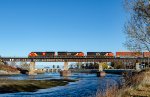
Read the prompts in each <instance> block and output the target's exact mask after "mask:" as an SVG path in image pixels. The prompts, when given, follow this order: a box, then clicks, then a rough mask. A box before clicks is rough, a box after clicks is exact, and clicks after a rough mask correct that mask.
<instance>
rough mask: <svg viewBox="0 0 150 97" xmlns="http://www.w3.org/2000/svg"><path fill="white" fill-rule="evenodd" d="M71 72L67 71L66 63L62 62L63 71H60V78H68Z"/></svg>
mask: <svg viewBox="0 0 150 97" xmlns="http://www.w3.org/2000/svg"><path fill="white" fill-rule="evenodd" d="M70 75H71V71H70V70H69V69H68V62H64V70H62V71H60V76H64V77H65V76H70Z"/></svg>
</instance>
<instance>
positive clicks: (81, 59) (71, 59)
mask: <svg viewBox="0 0 150 97" xmlns="http://www.w3.org/2000/svg"><path fill="white" fill-rule="evenodd" d="M0 60H1V61H3V62H7V61H13V62H30V69H29V75H32V74H35V65H36V64H35V63H36V62H64V70H63V71H61V72H60V74H61V76H69V75H70V74H71V72H70V70H69V69H68V62H98V63H99V72H100V76H101V74H102V75H103V74H104V72H103V68H102V63H103V62H123V63H132V64H135V65H136V66H135V67H136V69H137V70H139V69H140V68H139V64H140V63H142V62H144V63H146V62H147V63H148V64H150V58H108V57H87V56H84V57H75V56H74V57H68V56H66V57H59V56H54V57H48V58H47V57H44V58H43V57H42V58H28V57H1V58H0Z"/></svg>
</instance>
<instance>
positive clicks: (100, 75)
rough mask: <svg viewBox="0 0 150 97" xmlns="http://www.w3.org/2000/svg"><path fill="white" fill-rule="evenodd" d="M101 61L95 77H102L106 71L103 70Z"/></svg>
mask: <svg viewBox="0 0 150 97" xmlns="http://www.w3.org/2000/svg"><path fill="white" fill-rule="evenodd" d="M102 64H103V62H101V63H99V71H98V72H97V77H103V76H105V75H106V73H105V72H104V71H103V66H102Z"/></svg>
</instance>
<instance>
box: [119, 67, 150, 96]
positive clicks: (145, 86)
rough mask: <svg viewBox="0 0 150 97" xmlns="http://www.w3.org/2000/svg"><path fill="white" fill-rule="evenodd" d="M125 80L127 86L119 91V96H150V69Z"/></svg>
mask: <svg viewBox="0 0 150 97" xmlns="http://www.w3.org/2000/svg"><path fill="white" fill-rule="evenodd" d="M126 80H127V82H126V83H127V87H126V88H124V89H121V90H120V91H119V95H120V97H150V69H147V70H144V71H142V72H140V73H139V74H135V75H134V76H133V77H130V78H128V79H126Z"/></svg>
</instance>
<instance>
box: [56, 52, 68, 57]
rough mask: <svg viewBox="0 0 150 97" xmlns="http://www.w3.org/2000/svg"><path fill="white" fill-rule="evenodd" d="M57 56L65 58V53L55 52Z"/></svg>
mask: <svg viewBox="0 0 150 97" xmlns="http://www.w3.org/2000/svg"><path fill="white" fill-rule="evenodd" d="M57 56H59V57H62V56H67V52H57Z"/></svg>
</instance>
